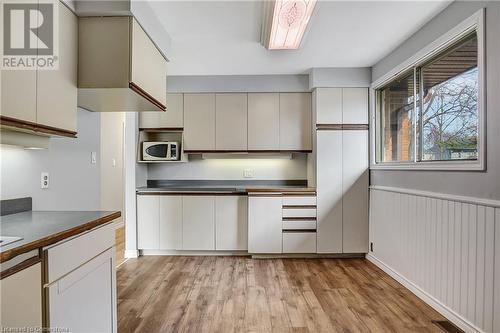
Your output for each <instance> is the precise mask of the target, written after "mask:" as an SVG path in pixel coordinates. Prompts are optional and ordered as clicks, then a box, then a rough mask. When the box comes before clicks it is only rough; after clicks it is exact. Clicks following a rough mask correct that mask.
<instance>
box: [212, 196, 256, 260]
mask: <svg viewBox="0 0 500 333" xmlns="http://www.w3.org/2000/svg"><path fill="white" fill-rule="evenodd" d="M247 210H248V207H247V197H246V196H242V195H239V196H217V197H215V232H216V234H215V249H216V250H223V251H242V250H246V249H247V248H248V244H247V243H248V242H247V230H248V226H247V215H248V213H247Z"/></svg>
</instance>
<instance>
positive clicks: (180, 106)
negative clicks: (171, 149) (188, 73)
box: [139, 94, 184, 128]
mask: <svg viewBox="0 0 500 333" xmlns="http://www.w3.org/2000/svg"><path fill="white" fill-rule="evenodd" d="M182 127H184V95H183V94H167V112H162V111H158V112H141V113H140V114H139V128H182Z"/></svg>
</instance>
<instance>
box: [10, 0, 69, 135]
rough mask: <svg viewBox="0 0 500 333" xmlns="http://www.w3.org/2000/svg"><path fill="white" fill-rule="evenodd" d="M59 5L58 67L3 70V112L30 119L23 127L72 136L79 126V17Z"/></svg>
mask: <svg viewBox="0 0 500 333" xmlns="http://www.w3.org/2000/svg"><path fill="white" fill-rule="evenodd" d="M58 5H59V36H58V38H59V54H58V68H57V69H54V70H41V69H40V70H34V69H33V70H5V71H2V75H1V81H2V84H1V95H2V98H1V115H2V116H5V117H9V118H14V119H16V120H18V121H22V122H29V124H28V125H29V126H25V125H27V124H24V126H23V127H22V128H23V130H27V129H28V130H32V131H34V132H42V133H47V134H49V135H64V136H70V137H71V136H74V135H75V134H76V129H77V126H76V113H77V62H78V58H77V57H78V19H77V17H76V16H75V15H74V14H73V13H72V12H71V11H70V10H69V9H68V8H66V6H64V5H63V4H62V3H60V2H59V4H58ZM14 127H15V126H14Z"/></svg>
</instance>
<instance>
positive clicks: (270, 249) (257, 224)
mask: <svg viewBox="0 0 500 333" xmlns="http://www.w3.org/2000/svg"><path fill="white" fill-rule="evenodd" d="M281 211H282V197H281V194H278V195H276V196H249V197H248V252H249V253H281V252H282V239H283V237H282V212H281Z"/></svg>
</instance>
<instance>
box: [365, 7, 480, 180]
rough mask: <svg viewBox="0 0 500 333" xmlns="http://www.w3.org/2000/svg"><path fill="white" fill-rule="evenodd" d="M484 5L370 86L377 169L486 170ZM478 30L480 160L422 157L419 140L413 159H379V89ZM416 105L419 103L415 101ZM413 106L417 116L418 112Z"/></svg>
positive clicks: (373, 156) (373, 164)
mask: <svg viewBox="0 0 500 333" xmlns="http://www.w3.org/2000/svg"><path fill="white" fill-rule="evenodd" d="M484 17H485V9H484V8H482V9H480V10H479V11H477V12H476V13H474V14H473V15H472V16H470V17H468V18H467V19H465V20H464V21H462V22H461V23H459V24H458V25H457V26H455V27H454V28H452V29H451V30H449V31H448V32H446V33H445V34H443V35H442V36H441V37H439V38H438V39H436V40H435V41H433V42H432V43H430V44H428V45H427V46H425V47H424V48H422V49H421V50H420V51H419V52H417V53H416V54H415V55H414V56H412V57H411V58H409V59H407V60H406V61H405V62H403V63H401V64H400V65H398V66H396V67H395V68H394V69H392V70H391V71H389V72H388V73H387V74H385V75H384V76H382V77H381V78H379V79H378V80H376V81H375V82H373V83H372V84H371V87H370V141H371V144H370V146H371V152H370V168H371V169H378V170H456V171H467V170H470V171H483V170H486V75H485V69H486V61H485V57H486V55H485V34H484ZM473 32H476V35H477V45H478V55H477V56H478V57H477V60H478V64H477V68H478V85H479V87H478V147H477V149H478V158H477V160H449V161H419V160H418V151H417V145H416V142H414V152H413V158H412V161H400V162H382V161H378V162H377V157H378V154H379V152H378V151H379V150H380V149H381V148H382V147H381V146H380V144H381V142H380V141H381V140H380V139H379V138H378V134H379V131H380V129H379V128H378V127H377V126H379V125H380V119H379V118H380V116H379V115H378V114H377V98H376V97H377V90H378V89H380V88H382V87H384V86H385V85H387V84H388V83H390V82H391V81H393V80H394V79H397V78H398V77H400V76H401V75H405V73H408V72H410V71H412V70H413V71H414V79H416V76H415V75H416V73H415V70H416V68H418V67H421V66H422V65H424V64H425V63H426V62H428V61H429V60H431V59H433V58H434V57H436V56H437V55H438V54H439V53H441V52H443V51H445V50H446V49H447V48H449V47H450V46H451V45H453V44H455V43H457V42H459V41H460V40H461V39H462V38H464V37H465V36H467V35H468V34H471V33H473ZM414 105H415V108H416V103H415V104H414ZM415 111H416V110H414V116H416V113H415ZM416 126H417V124H416V122H415V121H413V128H414V130H415V132H414V135H413V136H414V140H416V137H417V136H416V135H415V134H416V128H415V127H416Z"/></svg>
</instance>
